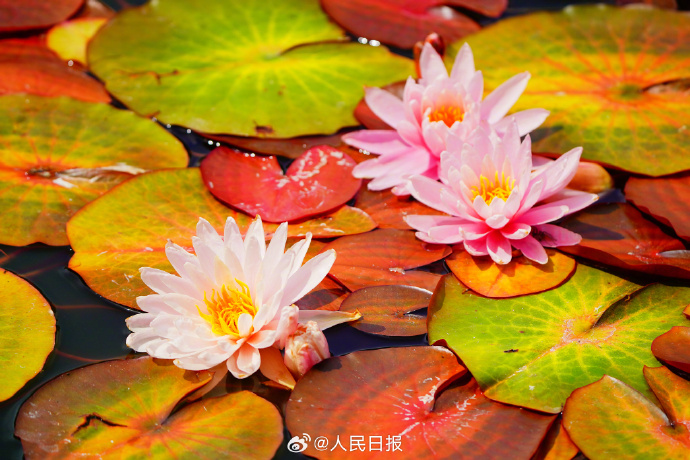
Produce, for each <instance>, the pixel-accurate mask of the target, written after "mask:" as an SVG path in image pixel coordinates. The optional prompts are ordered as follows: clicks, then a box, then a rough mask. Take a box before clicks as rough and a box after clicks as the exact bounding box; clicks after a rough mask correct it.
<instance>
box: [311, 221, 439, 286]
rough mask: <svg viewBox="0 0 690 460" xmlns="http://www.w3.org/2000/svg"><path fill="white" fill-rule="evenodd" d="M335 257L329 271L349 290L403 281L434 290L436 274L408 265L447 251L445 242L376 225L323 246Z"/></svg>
mask: <svg viewBox="0 0 690 460" xmlns="http://www.w3.org/2000/svg"><path fill="white" fill-rule="evenodd" d="M328 249H335V251H336V253H337V254H338V257H337V258H336V260H335V264H333V267H332V268H331V271H330V273H331V275H332V276H334V277H335V278H337V279H338V281H340V282H341V283H343V284H344V285H345V286H346V287H347V288H348V289H350V290H351V291H356V290H357V289H361V288H363V287H367V286H382V285H387V284H402V285H407V286H417V287H420V288H422V289H426V290H427V291H433V290H434V288H435V287H436V283H437V282H438V280H439V275H436V274H433V273H428V272H423V271H412V270H410V269H412V268H417V267H421V266H423V265H427V264H430V263H432V262H436V261H437V260H440V259H443V258H444V257H445V256H447V255H448V254H450V247H448V246H446V245H444V244H428V243H424V242H422V241H420V240H418V239H417V238H415V236H414V232H409V231H406V230H394V229H379V230H376V231H373V232H369V233H364V234H361V235H353V236H347V237H343V238H338V239H337V240H335V241H333V242H332V243H330V244H329V245H328V246H326V247H325V248H324V251H326V250H328Z"/></svg>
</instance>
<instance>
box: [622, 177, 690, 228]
mask: <svg viewBox="0 0 690 460" xmlns="http://www.w3.org/2000/svg"><path fill="white" fill-rule="evenodd" d="M625 197H626V198H627V199H628V200H630V201H632V202H633V203H634V204H635V206H637V207H638V208H640V209H642V210H643V211H644V212H646V213H647V214H651V215H653V216H654V217H656V218H657V219H659V220H660V221H662V222H664V223H665V224H668V225H670V226H671V227H673V229H674V230H675V231H676V233H677V234H678V236H680V237H681V238H683V239H685V240H690V217H689V216H690V206H689V205H688V202H687V197H690V174H684V175H682V176H677V177H664V178H660V179H645V178H637V177H631V178H630V179H628V182H627V183H626V184H625Z"/></svg>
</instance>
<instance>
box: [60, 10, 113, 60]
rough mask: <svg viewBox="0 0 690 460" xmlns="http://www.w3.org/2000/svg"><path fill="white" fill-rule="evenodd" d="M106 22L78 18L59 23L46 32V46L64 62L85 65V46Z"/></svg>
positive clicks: (100, 19) (99, 19)
mask: <svg viewBox="0 0 690 460" xmlns="http://www.w3.org/2000/svg"><path fill="white" fill-rule="evenodd" d="M106 22H108V20H107V19H105V18H78V19H73V20H71V21H66V22H63V23H60V24H58V25H56V26H54V27H53V28H52V29H50V30H49V31H48V35H47V36H46V44H47V45H48V48H50V49H51V50H53V51H55V53H57V55H58V56H60V57H61V58H62V59H64V60H65V61H68V60H70V59H72V60H75V61H79V62H81V63H83V64H86V45H88V43H89V40H91V37H93V36H94V35H95V34H96V32H97V31H98V29H100V28H101V27H102V26H103V24H105V23H106Z"/></svg>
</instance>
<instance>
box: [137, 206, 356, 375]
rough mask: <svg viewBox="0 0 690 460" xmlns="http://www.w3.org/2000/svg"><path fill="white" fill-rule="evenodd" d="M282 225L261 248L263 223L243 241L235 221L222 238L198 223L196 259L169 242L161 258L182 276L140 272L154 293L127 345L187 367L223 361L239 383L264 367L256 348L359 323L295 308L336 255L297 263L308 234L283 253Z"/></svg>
mask: <svg viewBox="0 0 690 460" xmlns="http://www.w3.org/2000/svg"><path fill="white" fill-rule="evenodd" d="M287 233H288V228H287V223H283V224H281V225H280V226H279V227H278V229H277V230H276V232H275V234H274V236H273V239H272V240H271V242H270V244H269V245H268V247H266V242H265V236H264V231H263V225H262V223H261V219H260V218H258V217H257V218H256V220H255V221H254V222H253V223H252V224H251V225H250V227H249V229H248V230H247V234H246V237H245V238H244V239H243V238H242V234H241V233H240V230H239V228H238V226H237V224H236V223H235V220H234V219H233V218H232V217H228V219H227V222H226V224H225V232H224V236H223V237H221V236H220V235H219V234H218V233H217V232H216V231H215V230H214V228H213V227H212V226H211V224H210V223H209V222H207V221H206V220H204V219H199V222H198V224H197V236H195V237H193V238H192V245H193V247H194V252H195V255H194V254H190V253H189V252H187V251H186V250H185V249H184V248H182V247H181V246H178V245H177V244H173V243H172V242H168V244H167V245H166V247H165V253H166V255H167V257H168V260H169V261H170V263H171V264H172V266H173V268H174V269H175V270H176V271H177V273H178V275H179V276H176V275H173V274H170V273H167V272H164V271H162V270H158V269H155V268H148V267H146V268H142V269H141V278H142V280H143V281H144V282H145V283H146V284H147V285H148V286H149V287H150V288H151V289H153V290H154V291H155V292H156V293H155V294H151V295H147V296H143V297H138V298H137V304H138V305H139V307H140V308H141V309H142V310H143V311H144V312H145V313H143V314H138V315H135V316H132V317H130V318H128V319H127V326H128V327H129V329H130V330H132V332H133V333H132V334H130V335H129V337H127V345H128V346H130V347H131V348H133V349H135V350H136V351H140V352H146V353H148V354H149V355H151V356H153V357H156V358H163V359H173V360H174V363H175V365H177V366H179V367H181V368H183V369H189V370H204V369H210V368H212V367H215V366H217V365H219V364H221V363H223V362H226V363H227V368H228V370H229V371H230V372H231V373H232V374H233V375H234V376H235V377H237V378H244V377H248V376H249V375H251V374H253V373H254V372H256V371H257V370H258V369H259V366H260V365H261V353H260V350H262V349H265V348H268V347H276V348H279V349H282V348H284V346H285V342H286V340H287V337H288V336H289V335H290V334H291V333H293V332H294V331H295V329H296V328H297V326H298V323H306V322H307V321H316V323H317V324H318V325H319V327H320V328H321V329H325V328H327V327H330V326H333V325H335V324H338V323H342V322H345V321H351V320H353V319H357V317H358V315H357V316H353V315H351V314H348V313H344V312H327V311H321V310H314V311H300V310H299V309H298V307H297V306H296V305H294V302H295V301H297V300H299V299H300V298H301V297H302V296H304V295H305V294H307V293H308V292H309V291H311V290H312V289H313V288H314V287H315V286H316V285H317V284H319V283H320V282H321V280H322V279H323V278H324V277H325V276H326V274H327V273H328V271H329V270H330V269H331V266H332V265H333V262H335V251H333V250H330V251H326V252H325V253H323V254H319V255H317V256H316V257H314V258H313V259H311V260H309V261H308V262H307V263H306V264H304V265H302V261H303V260H304V257H305V255H306V253H307V249H308V248H309V244H310V241H311V234H307V236H306V238H305V239H304V240H302V241H299V242H298V243H296V244H295V245H294V246H292V247H291V248H290V249H289V250H288V251H286V252H284V250H285V243H286V240H287Z"/></svg>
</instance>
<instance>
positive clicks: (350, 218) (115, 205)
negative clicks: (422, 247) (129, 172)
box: [67, 168, 376, 308]
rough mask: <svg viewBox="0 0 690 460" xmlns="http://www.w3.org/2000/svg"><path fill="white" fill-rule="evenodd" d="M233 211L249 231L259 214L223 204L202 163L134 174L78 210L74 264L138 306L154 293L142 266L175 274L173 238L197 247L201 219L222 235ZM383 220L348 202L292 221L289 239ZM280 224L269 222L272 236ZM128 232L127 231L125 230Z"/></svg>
mask: <svg viewBox="0 0 690 460" xmlns="http://www.w3.org/2000/svg"><path fill="white" fill-rule="evenodd" d="M228 216H232V217H233V218H234V219H235V221H237V223H238V225H239V226H240V229H242V230H246V229H247V228H248V227H249V224H250V223H251V221H252V220H253V219H254V217H253V216H251V217H250V216H248V215H246V214H242V213H240V212H237V211H233V210H232V209H230V208H227V207H226V206H224V205H222V204H221V203H219V202H218V201H216V200H215V199H214V198H213V195H211V194H210V193H209V192H208V190H206V187H204V184H203V181H202V180H201V173H200V172H199V169H198V168H185V169H178V170H170V171H157V172H153V173H149V174H144V175H142V176H139V177H135V178H133V179H132V180H130V181H128V182H127V183H125V184H122V185H121V186H120V187H118V188H116V189H114V190H112V191H111V192H110V193H108V194H107V195H106V196H103V197H102V199H99V200H97V201H95V202H93V203H91V205H89V206H88V207H86V208H84V209H82V211H81V212H79V213H78V214H77V215H75V216H74V217H73V218H72V219H71V220H70V222H69V223H68V226H67V234H68V237H69V241H70V244H71V246H72V248H73V249H74V256H73V257H72V259H71V260H70V262H69V268H71V269H72V270H74V271H76V272H77V273H78V274H79V275H80V276H81V277H82V278H83V279H84V281H86V284H87V285H88V286H89V287H90V288H91V289H93V290H94V291H96V292H97V293H98V294H100V295H102V296H103V297H106V298H107V299H110V300H112V301H114V302H118V303H121V304H123V305H126V306H128V307H132V308H137V307H136V302H135V299H136V297H137V296H140V295H147V294H150V293H151V290H150V289H149V288H148V287H147V286H146V285H145V284H144V283H143V282H142V281H141V278H140V277H139V268H141V267H153V268H158V269H161V270H166V271H169V272H172V271H173V268H172V266H171V265H170V263H169V262H168V259H167V258H166V256H165V252H164V251H165V244H166V242H167V241H168V239H170V240H171V241H173V242H175V243H177V244H179V245H180V246H182V247H185V248H189V250H190V251H191V250H192V244H191V241H192V236H194V235H196V223H197V221H198V220H199V217H203V218H205V219H207V220H208V221H209V222H210V223H211V224H212V225H213V226H214V227H215V228H216V230H217V231H219V232H222V229H223V228H224V226H225V221H226V219H227V217H228ZM375 226H376V224H375V223H374V222H373V221H372V220H371V218H370V217H369V216H368V215H366V214H365V213H364V212H362V211H360V210H359V209H357V208H350V207H343V208H340V209H339V210H338V211H336V212H335V213H333V214H329V215H326V216H324V217H320V218H318V219H311V220H307V221H304V222H302V223H300V224H296V225H291V226H290V229H289V235H290V236H304V235H305V234H306V233H307V232H312V234H313V235H314V236H317V237H318V236H321V237H333V236H340V235H347V234H351V233H358V232H367V231H369V230H371V229H372V228H374V227H375ZM277 228H278V225H277V224H268V223H267V224H264V230H265V231H266V232H267V235H266V237H267V238H270V237H271V236H272V234H273V232H274V231H275V230H276V229H277ZM123 229H126V231H123Z"/></svg>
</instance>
